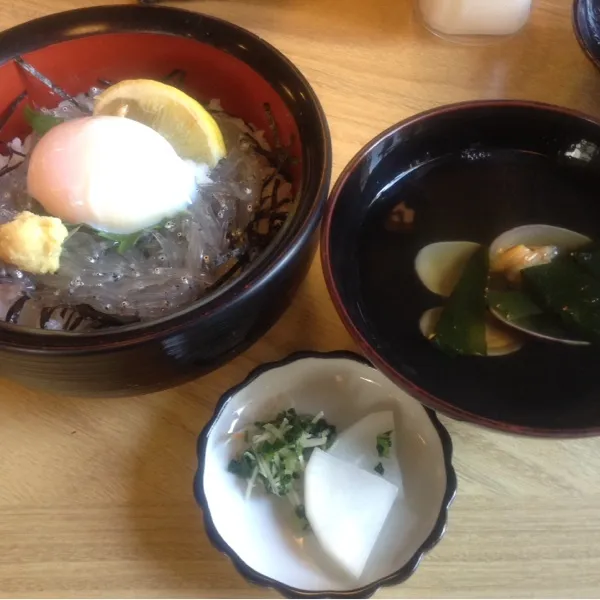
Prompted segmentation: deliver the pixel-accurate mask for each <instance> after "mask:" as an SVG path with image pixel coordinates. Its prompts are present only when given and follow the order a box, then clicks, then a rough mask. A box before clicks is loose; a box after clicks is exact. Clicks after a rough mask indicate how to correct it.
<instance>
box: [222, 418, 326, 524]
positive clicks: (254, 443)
mask: <svg viewBox="0 0 600 600" xmlns="http://www.w3.org/2000/svg"><path fill="white" fill-rule="evenodd" d="M335 434H336V429H335V427H334V426H333V425H330V424H329V423H327V421H325V419H324V418H323V413H322V412H320V413H319V414H317V415H316V416H311V415H303V416H301V415H298V414H297V413H296V411H295V410H294V409H293V408H291V409H288V410H285V411H282V412H280V413H279V414H278V415H277V416H276V417H275V419H273V420H272V421H268V422H261V421H257V422H255V423H254V425H253V426H252V427H250V428H249V429H247V430H245V431H244V434H243V437H244V441H245V443H247V444H249V448H248V449H247V450H245V451H244V452H243V453H242V455H241V456H240V457H239V458H238V459H236V460H232V461H231V462H230V463H229V471H230V472H232V473H234V474H235V475H237V476H238V477H241V478H242V479H246V480H247V481H248V487H247V488H246V497H248V496H250V494H251V493H252V489H253V488H254V487H255V485H256V484H257V482H261V483H262V485H263V487H264V489H265V490H266V491H267V492H269V493H271V494H274V495H275V496H281V497H283V496H285V497H286V498H287V499H288V500H289V501H290V503H291V504H292V506H293V507H294V510H295V511H296V514H297V515H298V516H299V518H300V519H301V521H303V522H305V527H306V526H308V521H306V515H305V514H304V506H303V504H302V500H301V493H300V492H301V490H300V484H301V479H302V474H303V473H304V469H305V467H306V463H307V461H308V459H309V458H310V455H311V453H312V451H313V449H314V448H317V447H320V448H322V449H324V450H326V449H328V448H329V447H330V446H331V444H332V443H333V440H334V438H335ZM301 515H302V516H301Z"/></svg>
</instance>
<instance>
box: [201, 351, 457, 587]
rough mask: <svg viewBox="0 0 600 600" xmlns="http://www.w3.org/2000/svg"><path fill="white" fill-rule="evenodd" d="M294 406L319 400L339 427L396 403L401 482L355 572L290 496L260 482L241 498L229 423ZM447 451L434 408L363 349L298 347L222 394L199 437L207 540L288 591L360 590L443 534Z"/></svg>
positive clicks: (449, 481) (449, 496)
mask: <svg viewBox="0 0 600 600" xmlns="http://www.w3.org/2000/svg"><path fill="white" fill-rule="evenodd" d="M290 407H293V408H296V410H297V411H299V412H305V413H311V414H316V413H318V412H319V411H321V410H323V411H324V413H325V418H326V419H327V421H329V422H330V423H332V424H333V425H335V426H336V427H337V429H338V431H343V430H344V429H345V428H346V427H348V426H350V425H351V424H352V423H354V422H355V421H357V420H358V419H360V418H361V417H363V416H365V415H366V414H368V413H370V412H373V411H377V410H392V411H393V412H394V419H395V424H396V440H397V442H396V444H395V447H396V452H397V458H398V462H399V465H400V470H401V473H402V486H401V490H400V493H399V495H398V498H397V500H396V502H395V504H394V506H393V507H392V510H391V512H390V515H389V516H388V518H387V520H386V523H385V525H384V529H383V531H382V533H381V535H380V537H379V539H378V542H377V544H376V547H375V550H374V552H373V554H372V555H371V557H370V559H369V561H368V563H367V565H366V567H365V570H364V572H363V575H362V577H361V578H360V579H359V580H358V581H357V580H355V579H352V578H351V577H350V576H349V575H346V574H344V573H343V572H341V570H340V569H338V568H337V566H336V565H335V564H334V563H333V562H332V561H331V560H330V559H329V558H328V557H327V556H326V555H325V554H324V553H323V552H322V550H321V549H320V547H319V545H318V543H317V541H316V539H315V538H314V536H313V535H312V534H310V533H308V534H307V533H304V532H302V531H300V530H299V528H298V527H297V526H296V522H295V520H294V516H293V511H292V508H291V505H289V503H287V502H286V501H285V500H282V499H277V498H274V497H273V496H267V495H266V494H264V493H260V492H256V491H255V492H253V494H252V495H251V496H250V498H249V499H248V500H245V496H244V491H245V484H244V482H243V481H240V480H239V479H238V478H236V476H234V475H232V474H231V473H229V472H228V470H227V466H228V464H229V461H230V460H231V459H232V458H234V457H235V456H236V454H237V453H238V452H239V449H240V448H239V447H237V446H236V445H235V444H236V442H235V441H233V438H232V437H231V433H233V432H235V431H238V430H240V429H243V428H244V427H245V426H247V425H248V424H251V423H253V422H254V421H257V420H268V419H271V418H273V417H274V416H275V415H276V414H277V413H278V412H279V411H281V410H283V409H285V408H290ZM451 455H452V444H451V441H450V437H449V435H448V432H447V431H446V429H445V428H444V427H443V426H442V425H441V424H440V422H439V421H438V419H437V417H436V416H435V414H434V413H433V412H431V411H430V410H428V409H426V408H424V407H423V406H422V405H421V404H420V403H419V402H417V401H416V400H414V399H412V398H411V397H410V396H408V395H407V394H406V393H405V392H403V391H402V390H400V389H399V388H398V387H397V386H395V385H394V384H393V383H392V382H391V381H390V380H389V379H387V378H386V377H385V376H384V375H382V374H381V373H380V372H379V371H377V370H376V369H374V368H373V367H371V366H370V365H369V364H368V363H366V361H364V359H362V358H361V357H358V356H357V355H354V354H351V353H347V352H335V353H329V354H318V353H300V354H295V355H292V356H291V357H289V358H287V359H285V360H283V361H281V362H279V363H272V364H267V365H262V366H260V367H259V368H258V369H256V370H255V371H253V372H252V373H251V374H250V375H249V376H248V378H247V379H246V380H245V381H244V382H242V383H241V384H240V385H238V386H236V387H234V388H232V389H231V390H229V391H228V392H226V393H225V394H224V395H223V397H222V398H221V400H220V402H219V404H218V405H217V408H216V410H215V413H214V416H213V418H212V419H211V420H210V421H209V423H208V424H207V425H206V427H205V428H204V430H203V432H202V433H201V435H200V438H199V442H198V464H199V467H198V472H197V476H196V481H195V493H196V498H197V500H198V503H199V505H200V507H201V508H202V510H203V512H204V520H205V526H206V531H207V534H208V536H209V538H210V540H211V542H212V543H213V544H214V545H215V547H217V548H218V549H219V550H221V551H222V552H224V553H225V554H227V555H228V556H229V557H230V558H231V560H232V561H233V563H234V565H235V566H236V568H237V569H238V571H239V572H240V573H241V574H242V575H243V576H244V577H246V578H247V579H248V580H250V581H252V582H253V583H256V584H259V585H263V586H267V587H272V588H274V589H276V590H277V591H279V592H280V593H281V594H282V595H284V596H287V597H307V596H311V597H316V596H318V597H323V596H327V597H339V598H365V597H368V596H371V595H372V594H373V593H374V592H375V591H377V589H378V588H379V587H381V586H383V585H394V584H398V583H400V582H402V581H404V580H405V579H407V578H408V577H409V576H410V575H411V574H412V573H413V572H414V570H415V569H416V567H417V565H418V563H419V562H420V560H421V558H422V557H423V555H424V553H425V552H427V551H428V550H430V549H431V548H432V547H433V546H434V545H435V544H436V543H437V542H438V541H439V540H440V539H441V537H442V535H443V534H444V531H445V527H446V520H447V511H448V508H449V506H450V504H451V502H452V500H453V498H454V495H455V493H456V476H455V473H454V469H453V468H452V464H451ZM367 508H368V507H367Z"/></svg>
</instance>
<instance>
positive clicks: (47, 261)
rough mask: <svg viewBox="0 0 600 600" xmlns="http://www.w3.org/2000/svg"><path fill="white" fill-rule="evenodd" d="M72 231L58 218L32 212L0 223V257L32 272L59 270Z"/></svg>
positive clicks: (20, 214) (40, 272) (53, 271)
mask: <svg viewBox="0 0 600 600" xmlns="http://www.w3.org/2000/svg"><path fill="white" fill-rule="evenodd" d="M68 235H69V232H68V231H67V228H66V227H65V226H64V225H63V222H62V221H61V220H60V219H57V218H56V217H42V216H40V215H36V214H34V213H32V212H29V211H24V212H21V213H19V214H18V215H17V217H16V218H15V219H14V220H13V221H10V222H9V223H5V224H4V225H0V259H2V260H4V261H5V262H7V263H10V264H11V265H14V266H16V267H17V268H19V269H22V270H23V271H28V272H29V273H35V274H44V273H55V272H56V271H58V268H59V266H60V254H61V252H62V246H63V242H64V241H65V240H66V239H67V237H68Z"/></svg>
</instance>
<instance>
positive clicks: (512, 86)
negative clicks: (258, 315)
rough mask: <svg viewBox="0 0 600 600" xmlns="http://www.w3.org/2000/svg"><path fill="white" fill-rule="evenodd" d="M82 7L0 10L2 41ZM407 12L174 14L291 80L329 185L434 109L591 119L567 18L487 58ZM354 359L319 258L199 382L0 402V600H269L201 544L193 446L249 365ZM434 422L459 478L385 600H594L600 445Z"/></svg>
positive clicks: (219, 8) (343, 9)
mask: <svg viewBox="0 0 600 600" xmlns="http://www.w3.org/2000/svg"><path fill="white" fill-rule="evenodd" d="M498 1H501V0H498ZM109 3H114V4H117V3H118V2H117V1H112V2H111V1H110V0H109ZM90 4H93V2H90V1H89V0H1V1H0V28H2V29H3V28H7V27H10V26H12V25H16V24H18V23H21V22H23V21H26V20H28V19H31V18H33V17H38V16H41V15H45V14H49V13H51V12H56V11H59V10H66V9H72V8H77V7H83V6H86V5H90ZM409 4H410V2H409V0H371V2H362V1H359V0H205V1H190V2H185V3H181V5H182V6H185V7H187V8H189V9H191V10H198V11H204V12H206V13H209V14H213V15H218V16H219V17H224V18H225V19H229V20H231V21H233V22H234V23H237V24H238V25H242V26H244V27H247V28H248V29H250V30H251V31H253V32H255V33H257V34H259V35H260V36H262V37H264V38H266V39H267V40H268V41H269V42H271V43H272V44H274V45H275V46H277V47H278V48H279V49H280V50H282V51H283V52H284V53H285V54H286V55H287V56H288V57H289V58H290V59H291V60H293V61H294V62H295V63H296V64H297V65H298V66H299V67H300V69H301V70H302V71H303V72H304V73H305V75H306V76H307V77H308V79H309V81H310V82H311V84H312V85H313V86H314V88H315V90H316V92H317V94H318V96H319V97H320V99H321V101H322V103H323V105H324V108H325V111H326V113H327V116H328V118H329V123H330V126H331V132H332V136H333V149H334V176H337V174H338V173H339V171H340V170H341V169H342V167H343V166H344V164H345V163H346V162H347V161H348V160H349V159H350V158H351V157H352V155H353V154H354V153H355V152H356V151H357V150H358V149H359V148H360V147H361V146H362V145H363V144H364V143H366V142H367V141H368V140H369V139H370V138H371V137H372V136H374V135H375V134H377V133H378V132H379V131H381V130H382V129H384V128H386V127H388V126H389V125H391V124H393V123H394V122H396V121H398V120H400V119H404V118H405V117H408V116H409V115H412V114H414V113H416V112H419V111H422V110H424V109H428V108H431V107H434V106H438V105H440V104H444V103H449V102H455V101H460V100H468V99H472V98H495V97H516V98H527V99H534V100H543V101H550V102H554V103H557V104H564V105H566V106H569V107H573V108H577V109H581V110H584V111H587V112H589V113H592V114H595V115H597V116H598V115H600V73H597V72H595V71H594V69H593V67H592V66H591V64H589V63H588V62H587V60H586V58H585V57H584V55H583V54H582V53H581V52H580V50H579V47H578V45H577V43H576V41H575V39H574V37H573V35H572V31H571V21H570V5H571V2H570V0H534V4H535V10H534V13H533V15H532V19H531V22H530V24H529V26H528V28H527V30H526V31H525V32H523V34H522V35H520V36H519V37H517V38H515V39H512V40H510V41H508V42H505V43H502V44H500V45H493V46H488V47H462V46H457V45H453V44H449V43H445V42H442V41H440V40H438V39H436V38H434V37H433V36H430V35H429V34H427V33H426V32H425V31H424V30H422V29H421V27H420V25H419V24H418V23H417V22H415V21H414V19H413V16H412V9H411V7H410V6H409ZM352 348H353V343H352V341H351V339H350V338H349V336H348V334H347V333H346V331H345V330H344V328H343V327H342V325H341V323H340V321H339V319H338V317H337V315H336V313H335V311H334V309H333V306H332V304H331V302H330V300H329V297H328V295H327V291H326V289H325V284H324V281H323V277H322V274H321V267H320V263H319V260H318V258H317V259H316V260H315V263H314V265H313V268H312V270H311V272H310V274H309V276H308V278H307V279H306V281H305V283H304V284H303V286H302V288H301V290H300V292H299V294H298V297H297V298H296V300H295V302H294V304H293V306H292V307H291V308H290V309H289V310H288V311H287V313H286V314H285V315H284V317H283V318H282V319H281V321H280V322H279V323H278V324H277V325H276V326H275V327H274V328H273V329H272V330H271V331H270V332H269V333H268V334H267V335H266V336H265V337H264V339H262V340H261V341H260V342H258V343H257V344H256V345H255V346H254V347H252V348H251V349H250V350H249V351H248V352H246V353H245V355H243V356H242V357H240V358H238V359H236V360H235V361H233V362H232V363H231V364H229V365H228V366H226V367H224V368H222V369H220V370H218V371H217V372H215V373H213V374H212V375H210V376H208V377H206V378H204V379H203V380H201V381H198V382H195V383H191V384H189V385H186V386H183V387H181V388H178V389H175V390H171V391H168V392H163V393H157V394H154V395H151V396H146V397H132V398H127V399H120V400H93V401H89V400H88V401H84V400H78V399H65V398H60V397H57V396H52V395H48V394H41V393H34V392H31V391H28V390H26V389H24V388H22V387H20V386H18V385H16V384H12V383H9V382H5V381H4V382H0V595H1V596H2V597H24V596H25V597H41V596H60V597H79V596H81V597H89V596H94V597H98V596H104V597H107V596H108V597H114V596H119V597H134V596H136V597H141V596H144V597H223V598H226V597H264V596H265V595H267V596H268V595H273V594H272V593H271V592H268V591H265V590H262V589H260V588H254V587H252V586H250V585H249V584H247V583H246V582H245V581H244V580H243V579H242V578H241V577H240V576H239V575H238V574H237V573H236V571H235V570H234V569H233V567H232V566H231V565H230V564H229V562H228V560H227V559H226V558H224V557H223V556H221V555H220V554H219V553H218V552H217V551H215V550H214V549H213V548H212V546H211V545H210V544H209V542H208V540H207V539H206V537H205V535H204V531H203V529H202V524H201V514H200V511H199V509H197V508H196V505H195V503H194V500H193V497H192V492H191V486H192V477H193V474H194V470H195V465H196V456H195V443H196V436H197V434H198V432H199V431H200V429H201V428H202V426H203V425H204V423H205V422H206V420H207V419H208V417H209V415H210V414H211V411H212V410H213V406H214V404H215V402H216V400H217V398H218V397H219V395H220V394H221V393H222V392H224V391H225V390H226V389H227V388H228V387H230V386H231V385H233V384H235V383H236V382H238V381H239V380H240V379H242V378H243V377H244V376H245V375H246V374H247V372H248V371H249V370H250V369H252V368H253V367H254V366H256V365H257V364H259V363H261V362H263V361H270V360H274V359H278V358H281V357H283V356H285V355H286V354H288V353H289V352H291V351H294V350H298V349H320V350H333V349H352ZM444 422H445V424H446V425H447V427H448V429H449V430H450V433H451V435H452V436H453V439H454V444H455V465H456V468H457V471H458V476H459V492H458V497H457V499H456V502H455V504H454V506H453V507H452V509H451V512H450V520H449V526H448V531H447V534H446V537H445V538H444V539H443V540H442V542H441V544H440V545H439V546H438V547H437V548H436V549H435V550H434V551H433V552H432V553H431V554H430V555H429V556H428V557H426V559H425V560H424V561H423V563H422V564H421V566H420V568H419V569H418V571H417V573H416V574H415V575H414V576H413V577H412V578H411V579H409V580H408V581H407V582H406V583H405V584H404V585H402V586H400V587H398V588H395V589H387V590H383V591H382V592H380V594H379V595H380V596H381V597H432V596H446V597H449V596H452V597H579V598H583V597H591V596H592V597H593V596H598V595H599V594H600V543H599V541H598V540H599V538H600V440H594V439H588V440H576V441H546V440H530V439H521V438H515V437H508V436H505V435H501V434H496V433H493V432H489V431H485V430H481V429H478V428H475V427H473V426H470V425H465V424H460V423H456V422H453V421H450V420H448V419H444Z"/></svg>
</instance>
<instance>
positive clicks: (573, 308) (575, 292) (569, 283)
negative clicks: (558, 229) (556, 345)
mask: <svg viewBox="0 0 600 600" xmlns="http://www.w3.org/2000/svg"><path fill="white" fill-rule="evenodd" d="M522 275H523V287H524V289H525V291H527V292H528V293H530V294H531V295H532V297H533V298H534V300H535V301H536V302H539V303H540V304H541V305H542V306H543V307H544V308H545V309H546V310H548V311H550V312H552V313H554V314H555V315H557V316H558V317H560V319H561V321H562V323H563V324H564V326H565V327H566V328H567V329H568V330H569V331H571V332H573V333H578V334H579V335H580V336H582V337H584V338H585V339H586V340H588V341H590V342H594V343H600V281H599V280H597V279H596V278H595V277H593V276H592V275H590V274H589V273H588V272H587V271H586V270H584V269H583V268H582V267H581V265H580V264H578V263H577V262H576V261H573V260H571V258H570V257H564V258H562V259H557V260H554V261H552V262H551V263H549V264H546V265H539V266H535V267H529V268H528V269H524V270H523V271H522Z"/></svg>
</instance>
